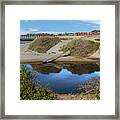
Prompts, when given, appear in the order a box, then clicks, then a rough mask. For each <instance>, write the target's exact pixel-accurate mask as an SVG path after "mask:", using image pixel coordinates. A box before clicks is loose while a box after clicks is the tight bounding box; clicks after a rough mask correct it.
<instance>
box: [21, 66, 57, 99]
mask: <svg viewBox="0 0 120 120" xmlns="http://www.w3.org/2000/svg"><path fill="white" fill-rule="evenodd" d="M35 76H36V74H35V73H33V72H31V71H29V70H28V68H27V67H25V66H21V70H20V99H21V100H41V99H43V100H54V99H56V95H55V93H53V92H52V91H50V90H49V89H48V88H42V87H41V86H40V83H39V81H36V80H34V78H35Z"/></svg>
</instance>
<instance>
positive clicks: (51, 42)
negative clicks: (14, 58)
mask: <svg viewBox="0 0 120 120" xmlns="http://www.w3.org/2000/svg"><path fill="white" fill-rule="evenodd" d="M60 41H61V39H60V38H59V37H46V36H44V37H39V38H36V39H35V40H34V41H33V42H32V43H31V44H30V45H29V47H28V49H30V50H32V51H36V52H39V53H45V52H46V51H47V50H49V49H50V48H51V47H53V46H55V45H56V44H57V43H59V42H60Z"/></svg>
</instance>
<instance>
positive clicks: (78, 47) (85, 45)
mask: <svg viewBox="0 0 120 120" xmlns="http://www.w3.org/2000/svg"><path fill="white" fill-rule="evenodd" d="M99 46H100V43H98V42H94V41H90V40H81V39H76V40H72V41H71V42H69V43H68V44H67V45H64V46H63V47H62V48H61V49H60V51H63V52H67V51H70V55H71V56H79V57H88V56H89V55H91V54H93V53H94V52H95V51H97V50H98V49H99Z"/></svg>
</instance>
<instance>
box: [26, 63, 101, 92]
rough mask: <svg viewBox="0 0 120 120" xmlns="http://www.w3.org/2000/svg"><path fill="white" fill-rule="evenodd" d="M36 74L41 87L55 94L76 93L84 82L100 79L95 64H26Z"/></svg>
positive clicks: (97, 67)
mask: <svg viewBox="0 0 120 120" xmlns="http://www.w3.org/2000/svg"><path fill="white" fill-rule="evenodd" d="M26 66H27V67H28V68H29V69H30V70H32V71H35V72H36V74H37V75H36V78H35V79H36V80H39V81H40V83H41V85H42V86H44V87H45V86H47V87H48V88H49V89H51V90H52V91H54V92H57V93H77V92H79V89H78V88H79V85H80V84H83V83H85V82H86V81H88V80H90V79H92V78H97V80H99V79H100V72H99V69H100V68H99V66H98V65H97V64H65V63H64V64H62V63H61V64H60V63H59V64H55V63H49V64H26Z"/></svg>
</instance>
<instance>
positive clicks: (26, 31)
mask: <svg viewBox="0 0 120 120" xmlns="http://www.w3.org/2000/svg"><path fill="white" fill-rule="evenodd" d="M38 31H39V30H38V29H36V28H26V29H22V30H21V31H20V34H29V33H36V32H38Z"/></svg>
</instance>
